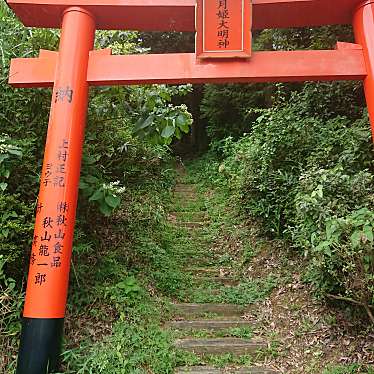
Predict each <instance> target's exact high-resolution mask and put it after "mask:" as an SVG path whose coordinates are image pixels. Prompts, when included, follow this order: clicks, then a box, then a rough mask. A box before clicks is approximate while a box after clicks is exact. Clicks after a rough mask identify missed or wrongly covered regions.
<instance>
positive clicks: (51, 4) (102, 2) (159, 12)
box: [7, 0, 374, 374]
mask: <svg viewBox="0 0 374 374" xmlns="http://www.w3.org/2000/svg"><path fill="white" fill-rule="evenodd" d="M196 1H198V2H199V5H201V2H202V1H208V2H209V1H210V2H212V1H220V0H8V1H7V2H8V4H9V6H10V7H11V8H12V9H13V10H14V12H15V13H16V14H17V15H18V17H19V18H20V19H21V21H22V22H23V23H24V24H25V25H26V26H33V27H53V28H60V27H61V29H62V34H61V40H60V47H59V52H52V51H45V50H41V51H40V55H39V57H38V58H31V59H23V58H21V59H13V60H12V63H11V69H10V78H9V82H10V84H12V85H14V86H16V87H53V94H52V104H51V113H50V119H49V127H48V135H47V142H46V148H45V155H44V163H43V169H42V177H41V184H40V193H39V199H38V205H37V212H36V222H35V233H34V240H33V247H32V252H31V259H30V270H29V277H28V285H27V291H26V300H25V308H24V314H23V317H24V319H23V328H22V336H21V345H20V352H19V360H18V366H17V373H18V374H26V373H27V374H41V373H46V372H53V371H55V370H57V369H58V365H59V364H58V361H59V360H58V357H59V350H60V347H59V345H60V338H61V335H62V328H63V319H64V315H65V306H66V295H67V289H68V278H69V269H70V257H71V249H72V241H73V232H74V223H75V211H76V203H77V194H78V183H79V174H80V164H81V155H82V144H83V138H84V127H85V119H86V110H87V98H88V88H89V86H90V85H96V86H105V85H129V84H150V83H172V84H176V83H187V82H189V83H206V82H210V83H224V82H295V81H333V80H362V81H363V82H364V87H365V94H366V99H367V105H368V110H369V115H370V119H371V126H372V131H373V134H374V0H366V1H363V0H252V14H253V15H252V29H265V28H286V27H303V26H321V25H332V24H352V25H353V27H354V32H355V36H356V42H357V44H350V43H338V44H337V48H336V50H319V51H288V52H282V51H279V52H255V53H253V54H252V56H251V58H250V59H243V58H242V59H240V58H234V59H232V58H231V59H222V58H220V59H214V58H209V59H206V58H204V59H203V58H197V56H196V55H195V54H193V53H192V54H188V53H187V54H167V55H128V56H112V55H111V51H110V50H101V51H93V50H92V49H93V42H94V33H95V30H96V29H127V30H142V31H197V32H198V33H201V32H202V30H201V29H200V26H199V27H198V29H197V30H196V27H195V6H196ZM227 1H232V2H239V1H241V0H227ZM242 1H243V4H245V6H248V7H250V5H251V1H250V0H242ZM225 3H226V1H225ZM243 7H244V5H243ZM249 24H250V21H249V20H247V19H244V18H243V25H242V26H243V28H244V27H245V26H246V25H249ZM244 31H245V32H247V33H250V30H244ZM243 35H245V33H243ZM197 40H199V39H197ZM210 57H212V56H210ZM220 57H222V56H220ZM229 57H233V56H232V55H230V56H229ZM236 57H239V56H236ZM241 57H243V56H241ZM247 57H248V56H247Z"/></svg>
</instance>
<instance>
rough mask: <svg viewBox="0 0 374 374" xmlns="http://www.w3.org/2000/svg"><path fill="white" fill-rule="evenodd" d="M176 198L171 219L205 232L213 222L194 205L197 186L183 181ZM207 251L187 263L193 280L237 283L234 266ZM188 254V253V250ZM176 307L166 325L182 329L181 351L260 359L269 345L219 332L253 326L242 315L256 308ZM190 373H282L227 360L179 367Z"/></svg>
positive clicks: (179, 371) (180, 371)
mask: <svg viewBox="0 0 374 374" xmlns="http://www.w3.org/2000/svg"><path fill="white" fill-rule="evenodd" d="M174 198H175V201H176V202H177V205H178V207H179V209H178V211H175V212H171V213H170V214H169V217H170V221H171V222H172V223H173V224H174V225H175V226H177V227H181V228H183V229H187V230H188V232H189V233H190V235H199V234H200V231H201V230H202V229H203V228H204V227H206V226H207V225H209V217H207V214H206V212H204V210H202V209H196V208H194V207H196V205H199V204H196V203H197V201H198V194H197V192H196V188H195V186H194V185H190V184H183V183H180V184H178V185H177V186H176V187H175V190H174ZM206 251H207V249H206V248H205V249H204V250H202V251H201V253H200V254H199V253H197V254H196V253H194V254H193V256H192V254H191V257H190V258H188V259H187V261H186V262H187V263H188V267H186V273H188V274H190V275H191V276H192V279H193V281H194V284H200V285H204V284H206V283H209V284H210V285H213V286H214V285H217V287H225V286H233V285H236V284H237V283H238V279H236V278H235V277H232V276H231V273H232V272H231V269H230V268H225V269H222V268H220V269H217V267H216V266H217V265H216V264H215V262H214V259H215V256H214V254H212V255H210V254H209V253H206ZM185 255H186V256H187V257H188V254H185ZM207 257H208V258H207ZM192 260H193V261H192ZM207 260H208V261H207ZM191 264H192V265H191ZM227 274H228V275H227ZM212 292H214V290H212ZM173 308H174V319H173V320H172V321H169V322H168V323H167V324H166V325H165V328H168V329H171V330H173V331H175V332H178V333H181V335H182V337H181V338H178V339H176V341H175V346H176V348H177V349H179V350H182V351H185V352H192V353H193V354H195V355H197V356H200V357H201V358H204V357H205V356H212V355H213V356H220V355H228V354H230V355H233V356H241V355H247V356H252V357H253V362H255V361H256V358H257V357H259V354H261V352H264V351H266V349H267V348H268V343H267V342H266V341H264V340H262V339H256V338H251V339H248V338H240V337H226V336H224V337H222V334H221V335H220V333H222V332H224V331H230V330H231V329H240V328H248V329H250V328H251V324H250V322H248V321H247V320H246V319H244V317H243V316H244V315H245V314H248V313H250V308H251V307H245V306H242V305H236V304H224V303H222V304H216V303H182V302H178V303H177V302H176V303H174V304H173ZM196 332H201V336H205V337H196ZM189 335H192V336H189ZM198 335H199V334H198ZM206 336H208V337H206ZM187 373H189V374H201V373H205V374H221V373H237V374H277V373H276V372H275V371H274V370H272V369H270V368H264V367H261V366H259V365H256V364H253V365H252V366H251V367H240V366H238V365H235V366H232V365H228V366H226V367H224V368H221V367H213V366H211V365H201V366H188V367H187V366H186V367H179V368H177V369H176V374H187Z"/></svg>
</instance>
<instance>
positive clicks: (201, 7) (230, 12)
mask: <svg viewBox="0 0 374 374" xmlns="http://www.w3.org/2000/svg"><path fill="white" fill-rule="evenodd" d="M196 53H197V56H198V57H200V58H214V57H217V58H225V57H226V58H227V57H229V58H236V57H243V58H248V57H250V55H251V0H197V40H196Z"/></svg>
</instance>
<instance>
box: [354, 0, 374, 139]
mask: <svg viewBox="0 0 374 374" xmlns="http://www.w3.org/2000/svg"><path fill="white" fill-rule="evenodd" d="M353 28H354V32H355V37H356V42H357V43H359V44H361V45H362V47H363V52H364V59H365V64H366V69H367V77H366V78H365V79H364V88H365V96H366V102H367V107H368V112H369V117H370V122H371V131H372V135H373V141H374V0H370V1H365V2H364V3H362V4H361V5H360V6H359V7H358V8H357V9H356V11H355V14H354V18H353Z"/></svg>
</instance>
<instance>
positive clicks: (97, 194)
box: [88, 189, 104, 201]
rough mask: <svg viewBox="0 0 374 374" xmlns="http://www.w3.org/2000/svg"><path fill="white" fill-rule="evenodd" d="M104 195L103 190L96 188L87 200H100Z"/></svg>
mask: <svg viewBox="0 0 374 374" xmlns="http://www.w3.org/2000/svg"><path fill="white" fill-rule="evenodd" d="M103 197H104V192H103V190H101V189H100V190H96V191H95V192H94V194H93V195H92V196H91V197H90V198H89V199H88V200H89V201H97V200H100V199H102V198H103Z"/></svg>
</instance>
